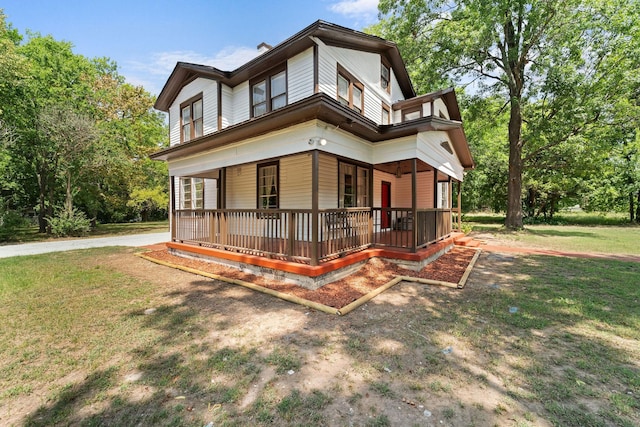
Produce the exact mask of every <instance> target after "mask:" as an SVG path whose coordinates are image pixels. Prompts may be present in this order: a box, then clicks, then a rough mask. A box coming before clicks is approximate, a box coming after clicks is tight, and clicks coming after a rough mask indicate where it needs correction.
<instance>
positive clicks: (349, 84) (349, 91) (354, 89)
mask: <svg viewBox="0 0 640 427" xmlns="http://www.w3.org/2000/svg"><path fill="white" fill-rule="evenodd" d="M338 102H340V103H341V104H342V105H344V106H346V107H349V108H352V109H354V110H356V111H357V112H358V113H360V114H362V112H363V111H364V85H363V84H362V83H360V82H359V81H358V80H357V79H356V78H355V77H353V76H352V75H351V74H350V73H349V72H348V71H347V70H345V69H344V68H343V67H341V66H340V65H338Z"/></svg>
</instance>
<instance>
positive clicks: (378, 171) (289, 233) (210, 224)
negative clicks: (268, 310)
mask: <svg viewBox="0 0 640 427" xmlns="http://www.w3.org/2000/svg"><path fill="white" fill-rule="evenodd" d="M268 164H269V165H273V164H277V167H276V166H269V167H272V168H274V169H276V174H277V176H278V177H279V178H278V179H277V180H276V179H275V178H271V181H270V182H269V185H267V187H269V188H273V193H274V194H277V195H278V197H277V200H278V202H279V204H280V205H283V204H284V203H285V202H287V201H288V200H289V199H288V198H287V197H290V198H291V199H293V198H292V197H291V195H292V194H294V193H296V194H299V195H300V197H303V198H301V199H300V200H304V199H305V198H307V200H309V202H308V203H302V204H303V205H304V204H308V207H307V208H304V207H303V208H278V207H270V208H268V209H248V208H238V207H237V202H236V201H237V200H238V199H239V198H240V196H239V194H237V193H234V194H231V193H232V192H234V191H235V190H234V189H236V188H242V189H244V188H245V187H246V185H247V184H243V185H242V186H239V185H238V186H234V184H233V182H234V181H236V182H237V181H242V182H243V183H244V182H248V179H247V180H246V181H244V180H245V179H246V178H245V177H244V175H243V174H247V173H248V174H249V175H250V176H251V175H252V176H254V177H255V173H256V172H255V171H260V170H261V167H260V164H256V165H244V166H242V167H235V169H234V168H222V169H218V170H214V171H208V172H203V173H200V174H199V175H195V176H199V177H201V178H199V179H206V178H209V180H210V181H215V188H216V191H215V193H214V194H215V199H216V203H211V201H209V202H207V201H206V200H205V201H203V202H202V203H201V204H200V206H199V208H196V209H193V208H191V209H185V208H184V199H185V195H183V194H181V189H180V188H179V187H178V188H175V185H176V182H179V181H177V180H175V179H172V185H174V188H173V189H172V195H173V197H172V207H173V209H172V210H171V237H172V241H173V242H177V243H181V244H185V245H190V246H197V247H202V248H211V249H215V250H216V251H224V252H231V253H237V254H245V255H250V256H252V257H263V258H267V259H273V260H281V261H287V262H295V263H300V264H306V265H310V266H318V265H321V264H322V263H326V262H329V261H331V260H335V259H337V258H341V257H345V256H346V255H349V254H352V253H355V252H359V251H363V250H366V249H371V248H384V249H385V250H386V253H391V252H395V253H404V254H407V253H414V254H415V253H417V252H418V251H420V250H421V249H424V248H426V247H427V246H429V245H431V244H433V243H435V242H438V241H441V240H442V239H444V238H446V237H448V236H449V235H450V234H451V232H452V230H454V229H456V228H458V229H459V228H460V224H459V220H460V182H459V181H457V180H455V179H452V177H450V176H448V175H446V174H444V173H442V172H440V171H438V170H437V169H436V168H434V167H431V166H430V165H428V164H426V163H425V162H422V161H420V160H418V159H408V160H404V161H395V162H386V163H381V164H377V165H366V164H358V163H354V162H353V161H349V160H345V159H341V158H339V157H337V156H332V155H328V154H327V153H321V152H319V151H318V150H314V151H312V152H311V153H309V154H305V155H304V156H292V157H288V158H283V159H280V160H278V161H277V162H270V163H268ZM305 166H310V167H308V168H307V167H305ZM327 172H329V173H327ZM305 177H309V178H310V179H309V180H308V182H307V183H305V182H304V181H305ZM321 177H322V178H323V179H322V182H321ZM181 179H184V178H181ZM254 179H255V178H254ZM260 179H261V178H258V182H256V181H254V184H253V185H254V186H255V187H254V189H253V190H251V191H257V192H258V193H259V196H258V200H259V205H262V201H263V200H264V197H261V194H262V193H261V192H262V191H263V190H261V188H262V187H264V186H263V185H262V184H261V183H260ZM300 183H302V184H300ZM294 185H295V186H298V187H299V188H297V189H296V188H294V187H293V186H294ZM305 188H306V189H307V190H306V191H308V193H307V195H306V196H305V195H304V191H305ZM294 190H295V191H294ZM194 191H195V190H193V189H191V188H190V189H189V192H190V193H189V195H188V196H189V198H191V199H194V198H196V199H197V197H196V196H194V194H192V193H193V192H194ZM454 191H455V195H454ZM267 192H269V191H267ZM203 193H206V191H203ZM269 194H271V193H269ZM205 195H206V194H205ZM452 196H453V197H452ZM456 196H457V197H456ZM210 198H211V197H210ZM454 199H455V200H456V202H457V203H455V205H456V206H455V207H454V202H453V200H454ZM265 203H266V202H265ZM349 203H353V204H356V205H360V204H365V205H366V204H369V205H370V206H362V207H336V205H337V206H340V205H348V204H349ZM212 204H214V205H215V208H211V205H212ZM287 204H288V203H287ZM330 204H334V206H332V207H331V206H327V205H330ZM192 205H193V204H192ZM230 205H232V206H231V207H230ZM181 247H183V248H184V247H188V246H184V245H183V246H181ZM218 253H221V252H218ZM251 259H254V258H251Z"/></svg>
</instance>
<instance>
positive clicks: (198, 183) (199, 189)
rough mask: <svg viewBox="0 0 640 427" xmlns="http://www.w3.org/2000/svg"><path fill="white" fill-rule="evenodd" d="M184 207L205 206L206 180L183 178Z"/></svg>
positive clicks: (199, 207)
mask: <svg viewBox="0 0 640 427" xmlns="http://www.w3.org/2000/svg"><path fill="white" fill-rule="evenodd" d="M181 184H182V192H181V194H182V197H181V200H180V202H181V203H180V204H181V208H182V209H202V208H204V181H203V180H202V178H182V180H181Z"/></svg>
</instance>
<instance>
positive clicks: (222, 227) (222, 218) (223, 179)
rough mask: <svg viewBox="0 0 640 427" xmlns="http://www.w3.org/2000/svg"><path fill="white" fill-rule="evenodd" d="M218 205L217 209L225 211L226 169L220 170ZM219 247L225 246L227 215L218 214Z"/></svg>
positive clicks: (223, 213)
mask: <svg viewBox="0 0 640 427" xmlns="http://www.w3.org/2000/svg"><path fill="white" fill-rule="evenodd" d="M219 191H220V204H219V205H218V206H219V207H218V209H227V168H226V167H224V168H222V169H221V170H220V189H219ZM218 241H219V242H220V244H221V245H226V244H227V214H226V212H224V211H223V212H220V239H219V240H218Z"/></svg>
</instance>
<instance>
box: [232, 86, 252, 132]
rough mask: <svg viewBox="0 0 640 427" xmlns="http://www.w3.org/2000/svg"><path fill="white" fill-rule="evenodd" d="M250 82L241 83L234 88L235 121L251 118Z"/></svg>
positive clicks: (239, 121) (234, 122) (235, 122)
mask: <svg viewBox="0 0 640 427" xmlns="http://www.w3.org/2000/svg"><path fill="white" fill-rule="evenodd" d="M249 108H250V107H249V82H248V81H247V82H244V83H240V84H239V85H238V86H236V87H234V88H233V123H232V124H237V123H241V122H244V121H245V120H249V117H250V115H249Z"/></svg>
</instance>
